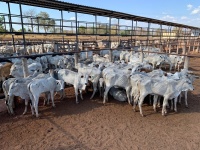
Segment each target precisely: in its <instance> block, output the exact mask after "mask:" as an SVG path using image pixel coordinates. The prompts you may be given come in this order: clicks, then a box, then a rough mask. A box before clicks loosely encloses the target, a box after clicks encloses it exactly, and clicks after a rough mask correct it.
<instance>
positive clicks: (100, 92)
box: [98, 85, 102, 97]
mask: <svg viewBox="0 0 200 150" xmlns="http://www.w3.org/2000/svg"><path fill="white" fill-rule="evenodd" d="M98 89H99V95H100V97H102V91H101V87H100V85H99V87H98Z"/></svg>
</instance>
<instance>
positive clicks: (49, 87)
mask: <svg viewBox="0 0 200 150" xmlns="http://www.w3.org/2000/svg"><path fill="white" fill-rule="evenodd" d="M27 87H28V91H29V96H30V97H31V100H32V104H33V107H34V108H35V113H36V117H38V116H39V114H38V102H39V96H40V94H41V93H44V92H50V95H51V100H52V106H53V107H55V104H54V92H55V91H60V90H63V89H64V82H63V81H62V80H56V79H54V78H53V77H49V78H47V79H37V80H33V81H32V82H30V83H29V84H28V86H27Z"/></svg>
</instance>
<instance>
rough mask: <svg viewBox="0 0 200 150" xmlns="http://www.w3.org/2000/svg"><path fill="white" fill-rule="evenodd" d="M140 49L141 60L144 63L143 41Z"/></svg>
mask: <svg viewBox="0 0 200 150" xmlns="http://www.w3.org/2000/svg"><path fill="white" fill-rule="evenodd" d="M139 51H140V62H141V63H143V60H144V53H143V49H142V44H141V43H140V48H139Z"/></svg>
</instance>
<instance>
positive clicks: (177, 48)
mask: <svg viewBox="0 0 200 150" xmlns="http://www.w3.org/2000/svg"><path fill="white" fill-rule="evenodd" d="M178 46H179V43H178V42H177V47H176V53H177V54H178V50H179V47H178Z"/></svg>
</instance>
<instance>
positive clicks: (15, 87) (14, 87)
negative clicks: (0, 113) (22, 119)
mask: <svg viewBox="0 0 200 150" xmlns="http://www.w3.org/2000/svg"><path fill="white" fill-rule="evenodd" d="M38 73H39V72H37V71H35V72H34V74H33V75H30V76H28V77H26V78H18V79H16V78H10V79H8V80H6V81H4V82H3V85H2V87H3V91H4V95H5V100H6V104H7V106H8V112H9V113H10V114H14V111H13V107H12V105H13V101H14V96H19V97H21V98H22V99H25V110H24V113H23V114H25V113H26V112H27V105H28V101H29V99H30V98H29V95H28V91H27V84H28V83H29V82H31V81H32V79H33V78H34V77H36V76H37V75H38Z"/></svg>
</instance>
